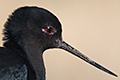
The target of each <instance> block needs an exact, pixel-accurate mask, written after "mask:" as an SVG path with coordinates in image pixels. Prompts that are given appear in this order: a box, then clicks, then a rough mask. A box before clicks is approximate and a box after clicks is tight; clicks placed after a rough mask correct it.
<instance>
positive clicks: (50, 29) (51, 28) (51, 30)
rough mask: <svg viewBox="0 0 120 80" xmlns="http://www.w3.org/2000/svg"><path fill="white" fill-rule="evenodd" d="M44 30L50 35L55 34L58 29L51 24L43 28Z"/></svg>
mask: <svg viewBox="0 0 120 80" xmlns="http://www.w3.org/2000/svg"><path fill="white" fill-rule="evenodd" d="M42 31H43V32H45V33H47V34H49V35H53V34H54V33H55V32H56V30H55V29H54V28H53V27H51V26H49V27H47V28H45V29H42Z"/></svg>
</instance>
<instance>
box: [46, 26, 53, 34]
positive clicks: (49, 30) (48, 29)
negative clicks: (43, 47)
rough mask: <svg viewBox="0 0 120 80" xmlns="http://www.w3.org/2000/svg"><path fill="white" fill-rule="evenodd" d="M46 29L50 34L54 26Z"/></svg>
mask: <svg viewBox="0 0 120 80" xmlns="http://www.w3.org/2000/svg"><path fill="white" fill-rule="evenodd" d="M45 31H46V33H48V34H50V33H52V32H53V28H52V27H47V28H46V29H45Z"/></svg>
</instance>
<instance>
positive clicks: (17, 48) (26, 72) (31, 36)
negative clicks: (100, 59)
mask: <svg viewBox="0 0 120 80" xmlns="http://www.w3.org/2000/svg"><path fill="white" fill-rule="evenodd" d="M4 27H5V28H4V32H3V34H4V38H3V40H4V41H5V42H4V44H3V46H4V47H0V80H45V67H44V62H43V57H42V55H43V52H44V51H45V50H46V49H49V48H61V49H64V50H66V51H68V52H70V53H72V54H74V55H76V56H78V57H80V58H81V59H83V60H85V61H86V62H88V63H90V64H92V65H93V66H95V67H97V68H99V69H101V70H103V71H105V72H107V73H109V74H111V75H114V76H117V75H116V74H114V73H113V72H111V71H109V70H107V69H106V68H104V67H102V66H101V65H99V64H98V63H96V62H94V61H93V60H91V59H89V58H88V57H87V56H85V55H83V54H82V53H80V52H79V51H77V50H76V49H74V48H73V47H71V46H70V45H68V44H67V43H66V42H64V41H63V40H62V37H61V36H62V35H61V32H62V29H61V23H60V22H59V20H58V19H57V17H56V16H54V15H53V14H52V13H51V12H49V11H47V10H45V9H43V8H38V7H21V8H18V9H17V10H15V11H14V12H13V13H12V15H10V17H9V18H8V21H7V22H6V24H5V26H4Z"/></svg>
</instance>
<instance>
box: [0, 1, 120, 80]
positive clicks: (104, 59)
mask: <svg viewBox="0 0 120 80" xmlns="http://www.w3.org/2000/svg"><path fill="white" fill-rule="evenodd" d="M21 6H39V7H43V8H46V9H48V10H49V11H51V12H52V13H54V14H55V15H56V16H57V17H58V18H59V20H60V21H61V23H62V28H63V33H62V35H63V39H64V40H65V41H66V42H68V43H70V44H71V45H72V46H74V47H75V48H76V49H78V50H80V51H81V52H83V53H85V55H87V56H89V57H90V58H92V59H93V60H95V61H96V62H98V63H100V64H102V65H104V66H105V67H107V68H108V69H110V70H112V71H113V72H115V73H116V74H118V76H120V0H0V34H1V35H0V45H1V46H2V44H3V42H2V37H3V36H2V29H3V25H4V23H5V22H6V20H7V18H8V15H10V14H11V13H12V12H13V11H14V10H15V9H17V8H18V7H21ZM43 56H44V63H45V66H46V79H47V80H120V77H118V78H116V77H113V76H111V75H108V74H106V73H104V72H102V71H100V70H98V69H96V68H94V67H93V66H91V65H89V64H86V62H83V61H82V60H81V59H79V58H77V57H75V56H73V55H71V54H70V53H68V52H66V51H63V50H60V49H51V50H47V51H45V52H44V55H43Z"/></svg>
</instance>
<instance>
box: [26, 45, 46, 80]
mask: <svg viewBox="0 0 120 80" xmlns="http://www.w3.org/2000/svg"><path fill="white" fill-rule="evenodd" d="M25 52H26V54H27V58H28V61H29V63H30V65H31V67H32V69H33V70H34V72H35V77H36V80H45V67H44V62H43V57H42V52H41V50H40V49H38V48H37V47H33V46H28V45H25ZM31 76H32V75H31Z"/></svg>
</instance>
